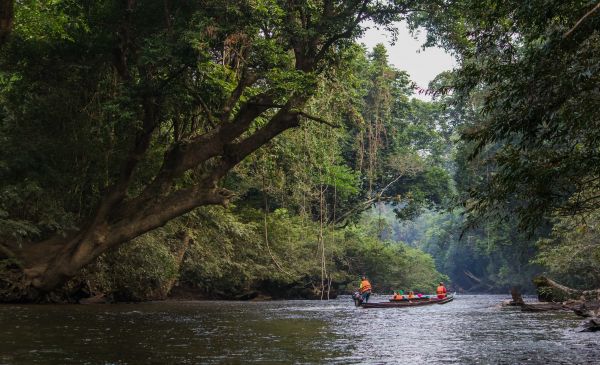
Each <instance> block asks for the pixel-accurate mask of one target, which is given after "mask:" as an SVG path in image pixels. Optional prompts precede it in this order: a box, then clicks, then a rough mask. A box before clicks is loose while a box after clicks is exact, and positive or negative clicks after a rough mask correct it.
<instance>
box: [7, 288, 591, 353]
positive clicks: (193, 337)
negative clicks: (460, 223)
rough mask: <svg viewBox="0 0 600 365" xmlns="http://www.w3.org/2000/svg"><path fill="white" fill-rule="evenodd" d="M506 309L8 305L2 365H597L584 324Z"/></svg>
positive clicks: (464, 305) (488, 302)
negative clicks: (580, 328) (410, 364)
mask: <svg viewBox="0 0 600 365" xmlns="http://www.w3.org/2000/svg"><path fill="white" fill-rule="evenodd" d="M503 299H505V298H504V297H502V296H488V295H486V296H458V297H457V299H456V300H455V301H454V302H451V303H449V304H446V305H443V306H426V307H416V308H402V309H368V310H365V309H360V308H355V307H354V306H353V303H352V301H351V299H350V298H349V297H341V298H339V299H337V300H332V301H327V302H321V301H278V302H260V303H256V302H163V303H147V304H135V305H104V306H94V305H90V306H1V307H0V323H2V327H1V329H0V364H11V365H12V364H15V365H20V364H86V363H87V364H119V365H120V364H140V363H143V364H213V363H214V364H220V363H251V362H255V363H298V364H314V363H332V364H352V363H361V364H363V363H364V364H396V363H399V362H409V361H410V362H417V363H420V362H427V363H430V364H586V363H597V362H596V359H598V358H600V350H599V347H598V346H597V339H598V337H597V336H598V335H596V334H590V333H578V332H575V328H576V327H577V325H578V324H579V322H580V321H579V319H578V318H577V317H575V316H574V315H572V314H570V313H522V312H520V311H518V309H515V308H501V307H499V306H498V305H497V304H498V303H499V302H501V301H502V300H503ZM382 300H387V297H381V296H379V297H378V296H373V297H372V301H382Z"/></svg>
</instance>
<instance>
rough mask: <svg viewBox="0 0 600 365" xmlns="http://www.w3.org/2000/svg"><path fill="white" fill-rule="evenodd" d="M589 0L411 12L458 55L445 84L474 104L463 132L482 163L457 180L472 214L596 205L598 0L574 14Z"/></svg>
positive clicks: (527, 217) (533, 222)
mask: <svg viewBox="0 0 600 365" xmlns="http://www.w3.org/2000/svg"><path fill="white" fill-rule="evenodd" d="M594 5H595V4H594V3H593V2H589V1H533V2H532V1H483V2H482V1H470V0H465V1H457V2H453V3H452V4H451V5H449V6H448V7H445V8H444V9H443V11H442V10H440V11H437V12H436V11H434V12H433V13H432V14H429V13H428V14H427V15H426V14H424V13H423V14H420V15H418V16H416V17H414V19H413V21H414V22H415V24H421V25H425V26H426V27H427V28H428V30H429V31H430V32H429V37H430V41H431V42H432V43H438V44H442V45H444V46H446V47H447V48H448V49H452V51H454V52H455V53H456V54H457V56H458V58H459V59H460V66H461V67H460V68H459V69H458V70H457V71H456V72H455V75H454V79H453V82H452V85H453V88H454V90H455V92H456V93H457V94H459V95H460V97H459V98H458V99H457V101H458V102H459V103H462V104H463V105H464V106H470V108H471V109H473V111H474V113H473V114H472V116H473V120H471V122H470V123H469V124H468V125H467V126H466V128H465V129H464V130H463V139H464V141H465V142H467V143H468V144H469V145H468V150H469V153H470V154H471V155H472V156H474V159H475V160H476V161H477V163H478V164H480V165H481V166H482V167H483V168H485V169H487V170H488V177H487V178H486V179H482V180H479V181H472V184H471V185H470V186H469V187H468V188H467V189H466V190H467V191H468V195H467V199H468V203H467V211H468V213H470V214H471V215H472V216H473V218H476V217H477V216H481V215H483V216H485V215H486V214H496V213H495V212H498V211H504V212H505V213H507V215H508V214H510V213H512V212H516V213H517V214H518V217H519V221H520V224H521V227H522V228H529V229H530V230H532V231H533V230H535V229H536V228H538V227H539V226H540V225H541V224H543V223H544V218H545V217H547V216H549V215H551V214H552V213H553V212H555V211H557V210H558V211H559V212H560V213H561V214H576V213H579V212H585V211H588V210H595V209H597V207H598V200H597V199H598V198H597V196H596V195H595V194H593V193H592V192H591V191H597V190H598V186H597V185H596V184H598V182H599V181H600V180H598V179H597V176H598V164H597V163H596V162H595V161H596V160H597V158H598V156H597V149H596V148H595V146H596V145H597V142H598V140H599V136H598V133H596V132H597V131H598V130H600V129H599V128H598V120H599V118H598V108H597V104H598V99H599V97H600V93H599V91H598V88H597V87H596V86H597V85H598V81H599V79H598V77H599V75H600V73H598V69H599V68H600V48H599V44H600V42H599V37H600V34H599V33H598V25H599V24H600V23H599V22H600V17H598V16H597V10H598V9H595V11H596V13H592V14H591V16H589V17H586V18H585V19H584V20H583V21H582V22H580V23H579V22H578V21H579V20H580V19H582V17H583V16H584V14H586V13H587V12H588V11H590V10H591V9H592V8H594ZM576 24H577V25H576Z"/></svg>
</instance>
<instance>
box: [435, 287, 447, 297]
mask: <svg viewBox="0 0 600 365" xmlns="http://www.w3.org/2000/svg"><path fill="white" fill-rule="evenodd" d="M436 292H437V295H444V294H446V287H445V286H443V285H440V286H438V287H437V290H436Z"/></svg>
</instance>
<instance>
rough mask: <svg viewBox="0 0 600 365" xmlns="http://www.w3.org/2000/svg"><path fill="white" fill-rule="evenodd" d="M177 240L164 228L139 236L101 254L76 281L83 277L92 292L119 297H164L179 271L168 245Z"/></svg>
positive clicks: (144, 298)
mask: <svg viewBox="0 0 600 365" xmlns="http://www.w3.org/2000/svg"><path fill="white" fill-rule="evenodd" d="M178 243H179V242H178V241H176V240H174V238H173V237H172V234H169V233H168V230H165V229H161V230H157V231H154V232H152V233H149V234H146V235H143V236H140V237H139V238H137V239H135V240H134V241H132V242H130V243H129V244H128V245H125V246H122V247H120V248H119V249H117V250H115V251H111V252H108V253H106V254H104V255H102V256H100V257H99V258H98V260H96V262H95V263H94V264H93V265H92V266H90V267H89V268H87V269H86V270H84V272H83V273H82V275H81V276H80V277H79V278H78V279H75V281H77V280H84V281H86V282H87V283H88V285H89V286H90V288H89V289H90V290H91V291H92V292H93V293H106V294H111V295H112V296H113V297H114V298H115V299H116V300H119V301H140V300H148V299H164V298H165V297H166V295H167V293H168V291H169V290H170V285H171V284H172V281H174V280H175V279H176V278H177V277H178V275H179V272H178V270H179V263H178V262H177V259H176V257H175V256H174V254H173V252H172V250H171V249H170V247H169V246H170V245H175V246H176V245H177V244H178Z"/></svg>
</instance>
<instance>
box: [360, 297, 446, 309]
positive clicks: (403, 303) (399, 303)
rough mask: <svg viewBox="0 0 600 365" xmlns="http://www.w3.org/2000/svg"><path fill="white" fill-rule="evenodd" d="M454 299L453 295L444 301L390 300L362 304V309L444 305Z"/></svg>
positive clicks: (431, 299)
mask: <svg viewBox="0 0 600 365" xmlns="http://www.w3.org/2000/svg"><path fill="white" fill-rule="evenodd" d="M453 299H454V295H453V294H452V295H448V296H447V297H446V298H444V299H437V298H429V300H423V299H422V298H421V299H418V300H410V299H409V300H391V301H389V302H377V303H362V304H361V305H360V307H362V308H404V307H420V306H424V305H431V304H446V303H449V302H451V301H452V300H453Z"/></svg>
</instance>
